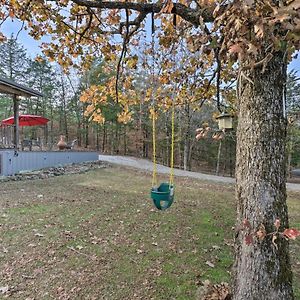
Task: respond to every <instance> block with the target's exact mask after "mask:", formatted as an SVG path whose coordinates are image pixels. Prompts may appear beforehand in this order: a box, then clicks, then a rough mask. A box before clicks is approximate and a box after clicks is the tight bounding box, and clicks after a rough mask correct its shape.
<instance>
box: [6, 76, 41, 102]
mask: <svg viewBox="0 0 300 300" xmlns="http://www.w3.org/2000/svg"><path fill="white" fill-rule="evenodd" d="M0 93H3V94H10V95H16V96H24V97H43V94H41V93H40V92H38V91H35V90H33V89H31V88H29V87H27V86H24V85H22V84H19V83H16V82H14V81H12V80H10V79H6V78H3V77H0Z"/></svg>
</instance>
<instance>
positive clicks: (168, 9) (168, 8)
mask: <svg viewBox="0 0 300 300" xmlns="http://www.w3.org/2000/svg"><path fill="white" fill-rule="evenodd" d="M173 7H174V4H173V2H172V0H167V1H166V3H165V5H164V6H163V8H162V9H161V11H160V12H161V13H163V14H170V13H171V12H172V9H173Z"/></svg>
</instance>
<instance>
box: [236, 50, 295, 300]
mask: <svg viewBox="0 0 300 300" xmlns="http://www.w3.org/2000/svg"><path fill="white" fill-rule="evenodd" d="M247 75H248V77H249V78H250V79H251V80H252V81H253V84H252V83H251V82H250V80H248V79H245V78H243V79H242V80H243V82H242V85H241V90H242V94H241V97H240V103H239V119H238V120H239V124H238V131H237V163H236V180H237V185H236V198H237V206H238V207H237V227H236V228H237V231H236V249H235V250H236V260H235V268H234V271H235V276H234V278H235V280H234V290H233V300H244V299H247V300H261V299H264V300H283V299H284V300H291V299H294V298H293V291H292V272H291V264H290V258H289V243H288V241H286V240H285V239H284V238H281V237H279V238H278V239H277V240H276V244H277V246H278V249H276V247H275V246H274V245H273V244H272V235H269V236H267V237H266V238H265V239H264V240H262V241H259V239H258V238H256V237H255V236H254V237H253V241H250V244H248V243H246V240H245V238H246V236H247V231H249V230H250V229H249V228H248V229H247V228H243V226H242V225H241V224H242V223H243V220H248V221H249V224H250V226H251V231H252V232H257V231H258V228H259V226H260V225H261V224H263V225H264V226H265V229H266V232H267V233H271V232H274V231H275V228H274V222H275V220H276V219H277V218H278V219H280V222H281V227H280V231H282V230H283V228H287V227H288V213H287V205H286V168H285V145H286V120H285V116H284V105H283V88H284V84H285V79H286V65H285V64H284V59H283V55H282V54H281V53H276V54H274V56H273V58H272V60H271V61H270V62H269V64H268V66H267V69H266V70H265V71H264V72H262V70H261V69H260V68H257V69H254V70H253V71H249V72H248V73H247ZM244 227H245V226H244ZM248 242H249V240H248Z"/></svg>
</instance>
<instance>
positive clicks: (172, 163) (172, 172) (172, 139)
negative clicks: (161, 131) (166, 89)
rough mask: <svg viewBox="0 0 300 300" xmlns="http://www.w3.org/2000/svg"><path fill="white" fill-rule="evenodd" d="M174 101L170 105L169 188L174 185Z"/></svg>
mask: <svg viewBox="0 0 300 300" xmlns="http://www.w3.org/2000/svg"><path fill="white" fill-rule="evenodd" d="M174 102H175V100H174V99H173V104H172V117H171V118H172V122H171V124H172V125H171V126H172V137H171V162H170V168H171V170H170V182H169V184H170V186H171V185H173V184H174V136H175V124H174V123H175V104H174Z"/></svg>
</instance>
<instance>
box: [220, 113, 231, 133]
mask: <svg viewBox="0 0 300 300" xmlns="http://www.w3.org/2000/svg"><path fill="white" fill-rule="evenodd" d="M216 120H217V122H218V125H219V129H220V130H224V129H225V130H228V129H232V128H233V125H232V123H233V116H232V115H230V114H228V113H221V114H220V115H219V116H217V117H216Z"/></svg>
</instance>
